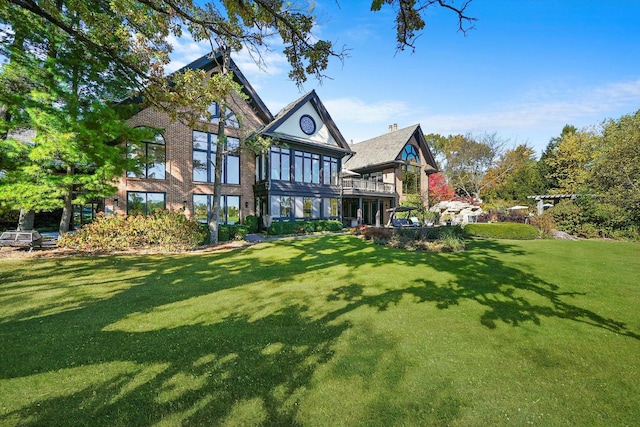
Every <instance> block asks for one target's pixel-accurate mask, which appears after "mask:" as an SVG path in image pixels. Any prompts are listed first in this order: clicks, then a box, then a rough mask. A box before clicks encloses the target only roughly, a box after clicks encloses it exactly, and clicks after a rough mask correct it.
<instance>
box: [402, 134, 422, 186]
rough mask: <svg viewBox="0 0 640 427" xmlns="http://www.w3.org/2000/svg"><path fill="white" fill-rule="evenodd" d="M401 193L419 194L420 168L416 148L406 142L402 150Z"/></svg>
mask: <svg viewBox="0 0 640 427" xmlns="http://www.w3.org/2000/svg"><path fill="white" fill-rule="evenodd" d="M402 161H403V162H404V164H403V165H402V193H403V194H420V178H421V171H422V168H421V166H420V155H419V154H418V150H417V149H416V147H414V146H413V145H411V144H407V145H406V146H405V147H404V149H403V150H402Z"/></svg>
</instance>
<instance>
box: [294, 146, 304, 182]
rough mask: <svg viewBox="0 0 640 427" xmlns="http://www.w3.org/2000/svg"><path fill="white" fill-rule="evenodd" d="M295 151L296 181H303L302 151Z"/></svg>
mask: <svg viewBox="0 0 640 427" xmlns="http://www.w3.org/2000/svg"><path fill="white" fill-rule="evenodd" d="M295 153H296V155H295V164H294V165H293V171H294V181H296V182H302V153H301V152H300V151H296V152H295Z"/></svg>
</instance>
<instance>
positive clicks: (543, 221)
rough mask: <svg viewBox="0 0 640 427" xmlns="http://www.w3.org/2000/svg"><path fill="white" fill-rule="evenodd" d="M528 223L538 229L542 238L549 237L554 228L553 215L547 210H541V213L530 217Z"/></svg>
mask: <svg viewBox="0 0 640 427" xmlns="http://www.w3.org/2000/svg"><path fill="white" fill-rule="evenodd" d="M530 224H531V225H532V226H534V227H535V228H536V229H537V230H538V234H539V236H540V237H544V238H549V237H551V236H552V235H553V230H555V229H556V223H555V221H554V220H553V215H552V214H551V213H550V212H549V211H546V212H543V213H542V215H535V216H532V217H530Z"/></svg>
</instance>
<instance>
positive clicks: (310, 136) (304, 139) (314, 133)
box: [261, 90, 351, 152]
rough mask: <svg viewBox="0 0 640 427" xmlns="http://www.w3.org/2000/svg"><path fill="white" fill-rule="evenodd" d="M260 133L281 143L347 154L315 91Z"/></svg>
mask: <svg viewBox="0 0 640 427" xmlns="http://www.w3.org/2000/svg"><path fill="white" fill-rule="evenodd" d="M261 134H262V135H265V136H269V137H272V138H277V139H280V140H285V141H291V142H298V143H302V144H312V145H320V146H327V147H330V148H332V149H339V150H341V151H346V152H350V151H351V150H350V148H349V144H347V142H346V140H345V139H344V137H343V136H342V134H341V133H340V131H339V130H338V127H337V126H336V124H335V123H334V122H333V119H332V118H331V116H330V115H329V113H328V111H327V110H326V108H325V107H324V105H323V104H322V101H320V98H319V97H318V95H317V94H316V92H315V90H312V91H311V92H309V93H307V94H306V95H304V96H302V97H301V98H300V99H298V100H296V101H294V102H292V103H291V104H289V105H288V106H286V107H285V108H283V109H282V111H280V112H279V113H278V114H277V115H276V117H275V119H274V120H273V121H272V122H271V123H269V124H268V125H267V126H266V127H265V128H264V129H263V130H262V131H261Z"/></svg>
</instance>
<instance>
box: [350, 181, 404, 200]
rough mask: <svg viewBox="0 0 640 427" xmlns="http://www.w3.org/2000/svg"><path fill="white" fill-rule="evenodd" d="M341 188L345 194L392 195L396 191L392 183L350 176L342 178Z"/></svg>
mask: <svg viewBox="0 0 640 427" xmlns="http://www.w3.org/2000/svg"><path fill="white" fill-rule="evenodd" d="M342 190H343V194H344V195H345V196H350V195H358V194H386V195H392V194H394V193H395V192H396V188H395V185H394V184H389V183H386V182H379V181H374V180H370V179H363V178H351V177H349V178H343V179H342Z"/></svg>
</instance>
